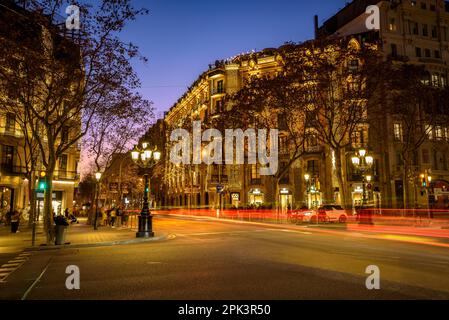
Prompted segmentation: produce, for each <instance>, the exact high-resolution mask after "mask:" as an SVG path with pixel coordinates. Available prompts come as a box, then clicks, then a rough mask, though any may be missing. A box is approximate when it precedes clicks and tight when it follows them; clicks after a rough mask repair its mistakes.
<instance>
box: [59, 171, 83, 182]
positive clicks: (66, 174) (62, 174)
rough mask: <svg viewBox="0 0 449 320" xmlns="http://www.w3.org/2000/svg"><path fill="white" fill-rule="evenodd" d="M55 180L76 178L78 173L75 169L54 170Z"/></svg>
mask: <svg viewBox="0 0 449 320" xmlns="http://www.w3.org/2000/svg"><path fill="white" fill-rule="evenodd" d="M54 179H55V180H69V181H70V180H78V179H79V174H78V173H77V172H75V171H64V170H61V171H55V174H54Z"/></svg>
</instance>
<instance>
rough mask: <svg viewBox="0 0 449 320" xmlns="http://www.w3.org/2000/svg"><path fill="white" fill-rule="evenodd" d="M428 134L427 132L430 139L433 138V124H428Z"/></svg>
mask: <svg viewBox="0 0 449 320" xmlns="http://www.w3.org/2000/svg"><path fill="white" fill-rule="evenodd" d="M426 134H427V137H428V138H429V140H432V139H433V126H432V125H430V124H428V125H426Z"/></svg>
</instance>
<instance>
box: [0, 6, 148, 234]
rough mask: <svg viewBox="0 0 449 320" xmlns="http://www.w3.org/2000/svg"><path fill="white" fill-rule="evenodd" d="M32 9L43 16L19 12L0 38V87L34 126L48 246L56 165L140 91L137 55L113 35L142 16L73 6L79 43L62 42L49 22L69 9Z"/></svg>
mask: <svg viewBox="0 0 449 320" xmlns="http://www.w3.org/2000/svg"><path fill="white" fill-rule="evenodd" d="M37 3H38V5H40V6H41V7H42V13H43V14H35V13H26V12H20V13H19V14H18V15H17V16H16V17H15V18H16V19H15V20H14V21H15V28H11V27H10V28H9V34H8V36H7V37H5V38H2V45H1V48H0V51H1V52H0V57H1V61H0V62H1V64H2V65H3V66H6V67H5V68H2V69H0V70H2V71H0V83H1V86H3V88H2V89H3V91H5V92H8V93H9V97H10V99H9V102H8V106H7V107H8V108H9V109H10V110H13V111H14V112H15V113H19V112H21V113H25V114H26V115H27V116H28V117H29V119H33V120H34V122H33V123H31V124H30V128H31V131H32V134H33V136H34V137H35V139H36V141H37V143H38V146H39V150H40V154H41V159H42V162H43V165H44V167H45V168H46V179H47V188H48V189H47V191H46V193H45V201H44V203H45V205H44V215H45V226H46V231H47V232H46V233H47V241H48V243H51V242H52V239H53V228H52V224H53V223H52V219H53V217H52V211H51V200H52V181H53V177H54V172H55V167H56V164H57V160H58V159H59V157H60V156H61V155H62V154H64V153H65V152H66V151H67V150H68V149H69V148H71V147H72V146H74V145H75V144H76V143H77V142H78V141H79V140H80V139H81V138H82V137H83V136H85V135H86V134H87V132H88V130H89V128H90V126H91V124H92V121H94V119H95V115H97V114H99V113H100V112H104V111H105V108H106V106H107V102H108V99H110V98H111V96H114V97H115V101H120V100H124V99H125V98H127V97H129V96H130V92H134V90H136V89H137V88H138V87H139V85H140V83H139V79H138V77H137V75H136V73H135V72H134V70H133V67H132V65H131V63H130V60H131V59H133V58H136V57H139V54H138V48H137V47H136V46H135V45H133V44H131V43H125V42H123V41H122V40H121V39H120V38H119V37H118V35H119V34H120V32H121V31H122V30H123V29H124V27H125V26H126V24H127V23H128V22H129V21H132V20H134V19H136V18H137V17H138V16H139V15H142V14H146V13H147V10H145V9H135V8H134V7H133V6H132V4H131V1H129V0H123V1H106V0H103V1H100V2H96V3H94V4H87V3H84V2H83V3H78V6H79V8H80V13H81V29H80V30H79V32H78V35H79V37H77V38H76V39H74V38H71V39H68V38H67V37H66V36H64V35H61V29H60V27H59V26H58V25H57V24H56V23H55V21H56V20H57V15H56V13H57V12H62V11H63V9H65V8H66V7H67V6H68V5H71V4H72V3H71V2H70V1H65V0H43V1H40V2H37ZM31 5H36V1H30V2H29V3H27V2H24V7H27V6H31ZM13 14H14V13H13ZM27 32H32V33H33V35H34V36H29V34H28V33H27ZM0 91H2V90H0ZM119 97H122V99H120V98H119Z"/></svg>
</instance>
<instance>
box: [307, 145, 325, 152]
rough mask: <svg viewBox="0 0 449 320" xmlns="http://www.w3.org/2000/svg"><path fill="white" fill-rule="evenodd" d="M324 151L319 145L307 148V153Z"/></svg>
mask: <svg viewBox="0 0 449 320" xmlns="http://www.w3.org/2000/svg"><path fill="white" fill-rule="evenodd" d="M323 150H324V149H323V146H319V145H318V146H309V147H306V153H320V152H322V151H323Z"/></svg>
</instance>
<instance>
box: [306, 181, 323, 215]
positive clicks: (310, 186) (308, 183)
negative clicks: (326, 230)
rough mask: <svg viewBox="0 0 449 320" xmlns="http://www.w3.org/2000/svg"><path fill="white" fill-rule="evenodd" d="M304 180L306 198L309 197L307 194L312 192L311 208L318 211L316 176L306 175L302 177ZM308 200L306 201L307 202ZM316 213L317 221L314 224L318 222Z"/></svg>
mask: <svg viewBox="0 0 449 320" xmlns="http://www.w3.org/2000/svg"><path fill="white" fill-rule="evenodd" d="M304 180H305V181H306V188H307V198H308V197H309V193H310V191H313V193H314V195H313V197H314V199H315V201H314V203H313V208H314V209H318V207H319V206H318V195H317V193H318V192H319V189H320V188H319V181H318V176H313V177H311V176H310V174H308V173H306V174H305V175H304ZM308 200H309V199H307V201H308ZM318 220H319V219H318V212H317V219H316V222H317V223H319V221H318Z"/></svg>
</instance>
